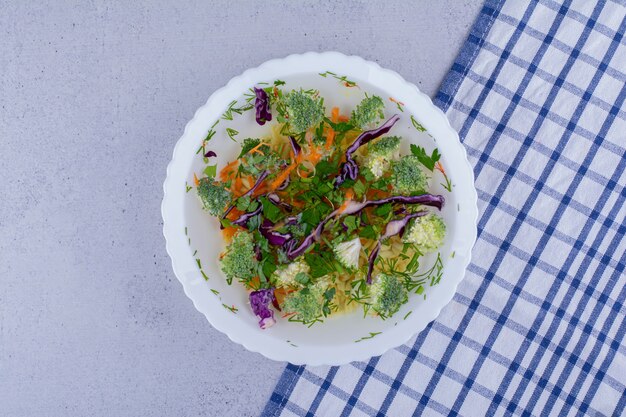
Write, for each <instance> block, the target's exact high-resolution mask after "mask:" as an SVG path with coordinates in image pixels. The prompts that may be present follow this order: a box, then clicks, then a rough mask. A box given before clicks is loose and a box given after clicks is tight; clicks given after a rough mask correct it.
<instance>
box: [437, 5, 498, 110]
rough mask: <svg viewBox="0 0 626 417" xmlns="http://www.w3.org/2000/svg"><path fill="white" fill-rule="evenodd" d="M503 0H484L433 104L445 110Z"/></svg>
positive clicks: (496, 15) (478, 49) (471, 63)
mask: <svg viewBox="0 0 626 417" xmlns="http://www.w3.org/2000/svg"><path fill="white" fill-rule="evenodd" d="M503 4H504V0H486V1H485V3H484V4H483V7H482V8H481V10H480V13H479V14H478V17H477V18H476V21H475V22H474V25H473V26H472V29H471V30H470V33H469V35H468V36H467V39H466V40H465V43H464V44H463V46H462V47H461V50H460V52H459V54H458V55H457V58H456V60H455V61H454V63H453V64H452V67H451V68H450V71H448V74H447V75H446V77H445V78H444V79H443V82H442V83H441V85H440V86H439V92H438V93H437V95H436V96H435V98H434V99H433V103H434V104H435V106H437V107H439V108H440V109H441V110H443V111H444V112H446V111H447V110H448V108H449V107H450V104H451V103H452V99H453V97H454V96H455V95H456V92H457V91H458V90H459V87H460V86H461V81H463V79H464V78H465V76H466V75H467V72H468V71H469V69H470V68H471V67H472V65H473V64H474V61H475V60H476V56H477V55H478V51H480V49H481V47H482V45H483V42H484V40H485V39H486V38H487V35H488V34H489V31H490V29H491V26H492V25H493V22H494V21H495V20H496V18H497V17H498V14H500V10H501V9H502V5H503Z"/></svg>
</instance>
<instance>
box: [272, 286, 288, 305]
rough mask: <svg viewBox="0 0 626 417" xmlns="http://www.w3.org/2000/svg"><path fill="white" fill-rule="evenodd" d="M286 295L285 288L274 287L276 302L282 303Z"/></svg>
mask: <svg viewBox="0 0 626 417" xmlns="http://www.w3.org/2000/svg"><path fill="white" fill-rule="evenodd" d="M286 296H287V290H286V289H285V288H283V287H279V288H276V289H275V290H274V297H276V302H277V303H278V304H282V303H283V301H285V297H286Z"/></svg>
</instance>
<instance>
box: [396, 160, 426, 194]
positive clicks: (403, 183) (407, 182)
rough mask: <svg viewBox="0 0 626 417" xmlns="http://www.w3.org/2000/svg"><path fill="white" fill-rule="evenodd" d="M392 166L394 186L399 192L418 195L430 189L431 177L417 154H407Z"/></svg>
mask: <svg viewBox="0 0 626 417" xmlns="http://www.w3.org/2000/svg"><path fill="white" fill-rule="evenodd" d="M392 168H393V188H394V190H395V191H396V192H397V193H398V194H401V195H416V194H423V193H425V192H426V191H427V190H428V187H429V182H430V177H429V176H428V175H427V174H426V173H425V172H424V170H423V169H422V168H421V164H420V161H419V159H418V158H417V157H416V156H413V155H405V156H403V157H402V158H400V160H398V161H396V162H395V163H394V164H393V167H392Z"/></svg>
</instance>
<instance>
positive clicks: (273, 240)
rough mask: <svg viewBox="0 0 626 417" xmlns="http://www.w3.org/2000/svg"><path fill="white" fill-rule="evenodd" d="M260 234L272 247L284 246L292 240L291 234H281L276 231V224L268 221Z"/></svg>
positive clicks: (263, 225)
mask: <svg viewBox="0 0 626 417" xmlns="http://www.w3.org/2000/svg"><path fill="white" fill-rule="evenodd" d="M259 232H261V234H262V235H263V237H265V238H266V239H267V241H268V243H269V244H270V245H274V246H283V245H284V244H285V243H287V241H288V240H290V239H291V238H292V236H291V234H289V233H280V232H277V231H276V230H274V223H272V222H271V221H270V220H268V219H264V220H263V223H261V226H260V227H259Z"/></svg>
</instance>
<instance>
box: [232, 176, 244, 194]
mask: <svg viewBox="0 0 626 417" xmlns="http://www.w3.org/2000/svg"><path fill="white" fill-rule="evenodd" d="M232 190H233V192H234V193H235V195H237V196H239V195H242V194H243V193H244V191H243V181H242V180H241V177H235V181H234V182H233V187H232Z"/></svg>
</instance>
